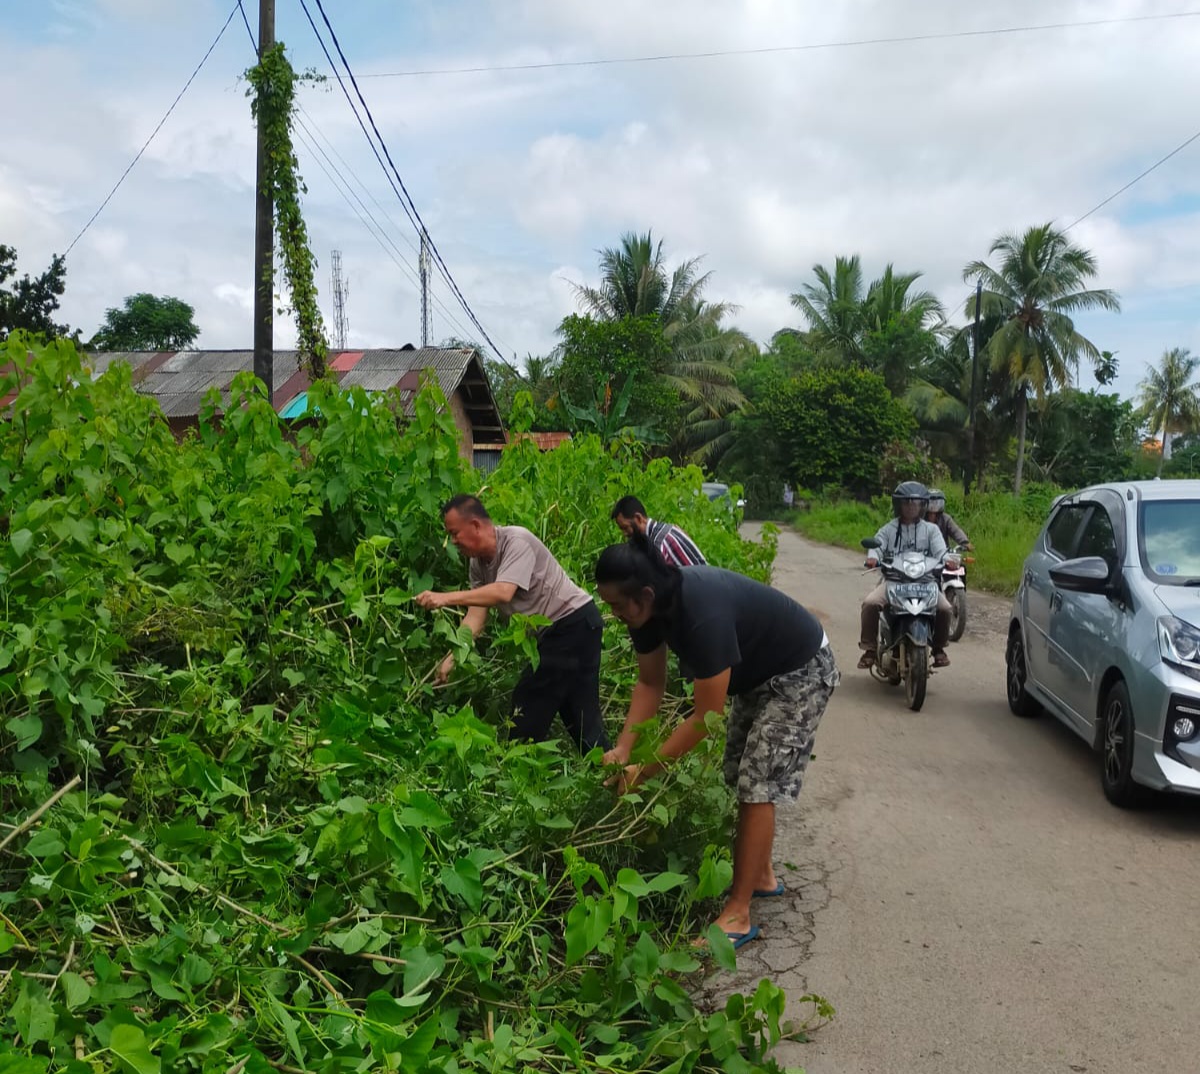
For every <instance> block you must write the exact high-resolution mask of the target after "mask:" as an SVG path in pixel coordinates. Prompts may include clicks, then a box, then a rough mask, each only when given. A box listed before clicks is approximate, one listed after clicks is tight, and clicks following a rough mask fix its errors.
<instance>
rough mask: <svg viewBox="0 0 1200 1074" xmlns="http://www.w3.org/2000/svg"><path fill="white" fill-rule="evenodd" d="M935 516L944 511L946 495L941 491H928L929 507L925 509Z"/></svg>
mask: <svg viewBox="0 0 1200 1074" xmlns="http://www.w3.org/2000/svg"><path fill="white" fill-rule="evenodd" d="M925 510H926V511H927V512H930V513H932V514H935V515H940V514H941V513H942V512H943V511H945V510H946V494H945V493H944V492H943V491H942V490H941V489H930V490H929V506H928V507H927V508H926V509H925Z"/></svg>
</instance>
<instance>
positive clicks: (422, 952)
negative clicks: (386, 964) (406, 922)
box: [404, 947, 446, 993]
mask: <svg viewBox="0 0 1200 1074" xmlns="http://www.w3.org/2000/svg"><path fill="white" fill-rule="evenodd" d="M445 968H446V956H445V955H443V954H441V953H440V952H438V951H430V950H428V949H426V948H424V947H407V948H405V950H404V991H405V993H409V992H420V991H421V989H423V988H425V987H426V986H428V985H429V984H430V983H431V982H433V981H436V980H437V979H438V978H439V977H440V976H441V975H442V970H444V969H445Z"/></svg>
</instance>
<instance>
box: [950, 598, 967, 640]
mask: <svg viewBox="0 0 1200 1074" xmlns="http://www.w3.org/2000/svg"><path fill="white" fill-rule="evenodd" d="M946 599H947V600H948V601H949V602H950V640H951V641H958V639H959V638H961V637H962V636H963V631H964V630H966V629H967V591H966V590H965V589H959V588H958V587H957V586H956V587H955V588H954V589H948V590H946Z"/></svg>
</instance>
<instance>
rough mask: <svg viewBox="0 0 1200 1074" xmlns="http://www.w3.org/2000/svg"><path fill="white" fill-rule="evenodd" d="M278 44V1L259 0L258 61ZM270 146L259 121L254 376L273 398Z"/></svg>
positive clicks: (260, 117) (255, 219)
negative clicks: (276, 26) (267, 145)
mask: <svg viewBox="0 0 1200 1074" xmlns="http://www.w3.org/2000/svg"><path fill="white" fill-rule="evenodd" d="M274 46H275V0H258V60H259V63H261V62H262V59H263V56H265V55H266V54H267V53H268V52H269V51H270V50H271V49H272V48H273V47H274ZM266 169H267V147H266V142H265V140H264V139H263V128H262V116H261V115H260V116H259V120H258V161H257V166H256V169H255V190H256V196H255V200H254V375H255V376H256V377H258V379H259V380H261V381H262V382H263V383H264V384H265V385H266V386H267V398H268V399H271V400H272V401H273V396H274V379H273V373H274V365H275V287H274V271H273V270H274V264H273V262H274V260H275V203H274V201H273V200H272V199H271V195H270V194H269V193H267V192H266V191H265V189H264V186H265V175H266Z"/></svg>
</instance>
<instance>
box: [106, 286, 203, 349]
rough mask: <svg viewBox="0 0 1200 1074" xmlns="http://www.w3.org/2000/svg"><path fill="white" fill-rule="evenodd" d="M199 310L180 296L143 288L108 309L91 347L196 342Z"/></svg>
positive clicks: (180, 345) (155, 346)
mask: <svg viewBox="0 0 1200 1074" xmlns="http://www.w3.org/2000/svg"><path fill="white" fill-rule="evenodd" d="M194 315H195V310H194V309H193V308H192V307H191V306H189V305H188V304H187V303H186V302H184V301H183V300H182V299H179V298H172V297H171V296H170V295H162V296H161V297H160V296H156V295H151V294H147V293H146V292H144V291H143V292H141V293H139V294H136V295H130V296H129V297H128V298H126V299H125V302H124V304H123V305H122V306H121V308H120V309H109V310H105V312H104V324H102V325H101V326H100V328H99V330H98V331H97V332H96V334H95V335H94V336H93V337H92V340H91V342H90V343H89V344H88V346H89V347H91V348H93V349H95V350H105V351H181V350H186V349H187V348H189V347H190V346H191V345H192V344H193V343H195V342H196V338H197V337H198V336H199V335H200V329H199V328H197V327H196V322H195V321H194V320H193V319H192V318H193V316H194Z"/></svg>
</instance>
